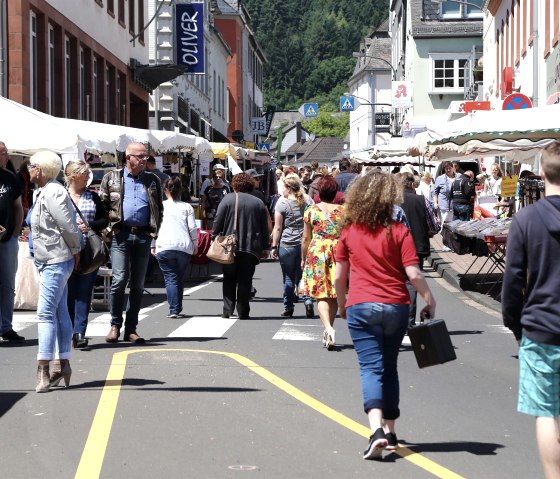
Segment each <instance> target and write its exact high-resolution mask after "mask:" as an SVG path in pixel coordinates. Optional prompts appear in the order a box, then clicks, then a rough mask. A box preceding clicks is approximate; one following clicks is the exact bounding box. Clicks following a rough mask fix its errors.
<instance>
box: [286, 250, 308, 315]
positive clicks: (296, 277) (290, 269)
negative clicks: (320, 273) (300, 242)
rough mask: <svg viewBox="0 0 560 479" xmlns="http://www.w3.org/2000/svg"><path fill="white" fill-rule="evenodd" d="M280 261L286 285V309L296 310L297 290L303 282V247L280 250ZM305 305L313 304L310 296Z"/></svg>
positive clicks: (304, 298)
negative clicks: (301, 281)
mask: <svg viewBox="0 0 560 479" xmlns="http://www.w3.org/2000/svg"><path fill="white" fill-rule="evenodd" d="M278 260H279V261H280V267H281V268H282V278H283V283H284V308H285V309H294V301H295V296H296V293H295V288H296V287H297V286H298V285H299V282H300V280H301V274H302V272H301V246H282V245H280V247H279V248H278ZM303 301H304V303H305V304H309V303H312V302H313V299H312V298H311V297H309V296H304V297H303Z"/></svg>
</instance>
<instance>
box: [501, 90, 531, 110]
mask: <svg viewBox="0 0 560 479" xmlns="http://www.w3.org/2000/svg"><path fill="white" fill-rule="evenodd" d="M532 106H533V102H532V101H531V99H530V98H529V97H528V96H527V95H524V94H523V93H512V94H511V95H508V96H507V97H506V99H505V100H504V103H503V104H502V110H523V109H525V108H532Z"/></svg>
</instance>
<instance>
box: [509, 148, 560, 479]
mask: <svg viewBox="0 0 560 479" xmlns="http://www.w3.org/2000/svg"><path fill="white" fill-rule="evenodd" d="M541 169H542V176H543V177H544V185H545V193H546V197H545V198H543V199H540V200H539V201H537V202H536V203H535V204H532V205H529V206H526V207H524V208H521V209H520V210H519V211H518V212H517V213H516V214H515V216H514V217H513V221H512V224H511V228H510V230H509V234H508V240H507V255H506V267H505V272H504V280H503V286H502V314H503V319H504V325H505V326H507V327H508V328H510V329H511V330H512V332H513V334H514V335H515V338H516V339H517V341H518V342H519V343H520V346H519V370H520V371H519V395H518V402H517V410H518V411H519V412H522V413H525V414H528V415H530V416H535V417H536V423H537V424H536V432H537V445H538V448H539V452H540V458H541V462H542V464H543V468H544V472H545V474H544V475H545V477H547V478H549V477H558V471H560V433H559V430H558V420H559V416H560V394H559V391H560V386H559V385H560V294H559V292H560V142H559V141H555V142H554V143H551V144H550V145H549V146H547V147H546V148H545V149H544V151H543V154H542V159H541Z"/></svg>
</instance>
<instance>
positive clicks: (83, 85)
mask: <svg viewBox="0 0 560 479" xmlns="http://www.w3.org/2000/svg"><path fill="white" fill-rule="evenodd" d="M79 118H80V120H86V53H85V52H84V49H83V48H82V47H80V116H79Z"/></svg>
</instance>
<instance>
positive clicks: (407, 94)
mask: <svg viewBox="0 0 560 479" xmlns="http://www.w3.org/2000/svg"><path fill="white" fill-rule="evenodd" d="M391 104H392V105H393V108H410V107H411V106H412V82H410V81H401V80H394V81H392V82H391Z"/></svg>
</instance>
